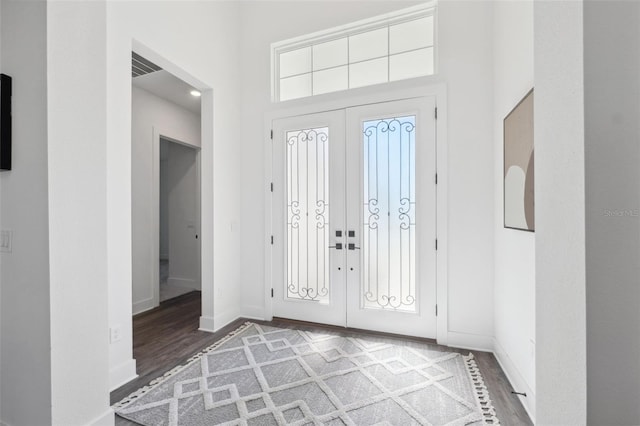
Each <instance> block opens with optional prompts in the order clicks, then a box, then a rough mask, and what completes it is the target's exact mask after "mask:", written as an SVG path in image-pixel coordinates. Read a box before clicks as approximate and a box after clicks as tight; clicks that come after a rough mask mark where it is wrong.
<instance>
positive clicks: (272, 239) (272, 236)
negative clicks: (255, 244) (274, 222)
mask: <svg viewBox="0 0 640 426" xmlns="http://www.w3.org/2000/svg"><path fill="white" fill-rule="evenodd" d="M271 244H273V235H272V236H271Z"/></svg>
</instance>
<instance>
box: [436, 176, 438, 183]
mask: <svg viewBox="0 0 640 426" xmlns="http://www.w3.org/2000/svg"><path fill="white" fill-rule="evenodd" d="M437 184H438V174H437V173H436V185H437Z"/></svg>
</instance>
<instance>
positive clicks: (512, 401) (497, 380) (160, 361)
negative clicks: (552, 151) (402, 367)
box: [111, 292, 532, 426]
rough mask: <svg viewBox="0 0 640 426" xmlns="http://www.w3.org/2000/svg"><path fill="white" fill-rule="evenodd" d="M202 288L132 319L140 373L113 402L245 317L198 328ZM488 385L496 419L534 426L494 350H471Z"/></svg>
mask: <svg viewBox="0 0 640 426" xmlns="http://www.w3.org/2000/svg"><path fill="white" fill-rule="evenodd" d="M200 306H201V304H200V292H191V293H188V294H185V295H182V296H179V297H177V298H175V299H170V300H167V301H166V302H163V303H161V304H160V306H159V307H158V308H156V309H153V310H151V311H148V312H145V313H142V314H140V315H136V316H135V317H134V318H133V357H134V358H135V359H136V362H137V370H138V375H139V377H138V378H137V379H135V380H133V381H131V382H129V383H127V384H125V385H124V386H122V387H120V388H118V389H116V390H114V391H113V392H111V403H112V404H114V403H116V402H118V401H120V400H121V399H122V398H124V397H126V396H127V395H129V394H130V393H132V392H134V391H135V390H137V389H138V388H140V387H142V386H145V385H147V384H148V383H149V382H150V381H151V380H153V379H154V378H156V377H158V376H160V375H162V374H164V373H165V372H167V371H169V370H171V369H172V368H174V367H176V366H178V365H181V364H183V363H184V362H186V361H187V360H188V359H189V358H190V357H191V356H192V355H193V354H195V353H197V352H199V351H201V350H202V349H204V348H206V347H208V346H209V345H211V344H213V343H214V342H216V341H217V340H219V339H220V338H222V337H224V336H225V335H226V334H227V333H229V332H230V331H232V330H234V329H236V328H237V327H239V326H240V325H241V324H242V323H244V322H245V320H243V319H238V320H236V321H234V322H232V323H231V324H229V325H227V326H226V327H224V328H223V329H221V330H219V331H218V332H216V333H207V332H204V331H199V330H198V326H199V319H200ZM254 322H256V323H259V324H266V325H273V326H277V327H282V328H295V329H301V330H310V331H313V330H316V331H318V330H330V331H332V332H337V333H339V334H341V335H346V336H358V337H364V336H376V337H379V338H383V339H385V340H387V339H388V340H389V341H393V342H394V343H395V344H407V345H411V344H415V343H416V342H419V343H427V344H430V345H433V348H434V349H436V350H442V351H448V352H459V353H464V354H465V355H466V354H468V353H469V351H468V350H458V349H454V348H449V347H446V346H440V345H437V344H436V343H435V342H434V341H433V340H430V339H420V338H412V337H406V336H394V335H389V334H386V333H375V332H371V331H364V330H356V329H349V328H341V327H334V326H326V325H319V324H311V323H305V322H300V321H292V320H286V319H280V318H274V320H273V321H271V322H265V321H254ZM472 352H473V354H474V356H475V357H476V362H477V363H478V366H479V367H480V371H481V372H482V375H483V377H484V379H485V384H486V385H487V388H488V389H489V393H490V394H491V398H492V400H493V404H494V407H495V409H496V412H497V415H498V418H499V419H500V421H501V423H502V424H503V425H532V423H531V420H530V419H529V416H528V415H527V413H526V411H525V410H524V407H523V406H522V404H521V403H520V401H519V399H518V397H517V396H515V395H512V394H511V385H510V384H509V381H508V380H507V378H506V376H505V375H504V372H503V371H502V369H501V368H500V366H499V365H498V362H497V361H496V359H495V357H494V356H493V354H491V353H488V352H480V351H472ZM135 424H136V423H132V422H130V421H128V420H125V419H123V418H121V417H116V425H118V426H125V425H135Z"/></svg>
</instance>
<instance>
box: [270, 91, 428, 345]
mask: <svg viewBox="0 0 640 426" xmlns="http://www.w3.org/2000/svg"><path fill="white" fill-rule="evenodd" d="M434 109H435V99H434V98H414V99H407V100H402V101H394V102H385V103H378V104H372V105H365V106H360V107H354V108H347V109H343V110H336V111H329V112H324V113H318V114H309V115H304V116H298V117H290V118H286V119H280V120H275V121H274V123H273V130H274V136H273V151H272V152H273V184H274V190H273V204H272V209H273V214H272V217H273V223H272V227H273V236H274V239H273V256H272V259H273V284H272V285H273V314H274V316H277V317H284V318H291V319H297V320H303V321H312V322H319V323H325V324H333V325H339V326H348V327H355V328H362V329H369V330H377V331H384V332H390V333H399V334H406V335H414V336H422V337H435V335H436V318H435V304H436V280H435V278H436V252H435V239H436V204H435V201H436V192H435V191H436V189H435V170H436V169H435V168H436V152H435V149H436V140H435V118H434V114H433V112H434Z"/></svg>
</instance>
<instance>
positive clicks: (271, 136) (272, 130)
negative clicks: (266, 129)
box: [271, 129, 273, 140]
mask: <svg viewBox="0 0 640 426" xmlns="http://www.w3.org/2000/svg"><path fill="white" fill-rule="evenodd" d="M271 140H273V129H271Z"/></svg>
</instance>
